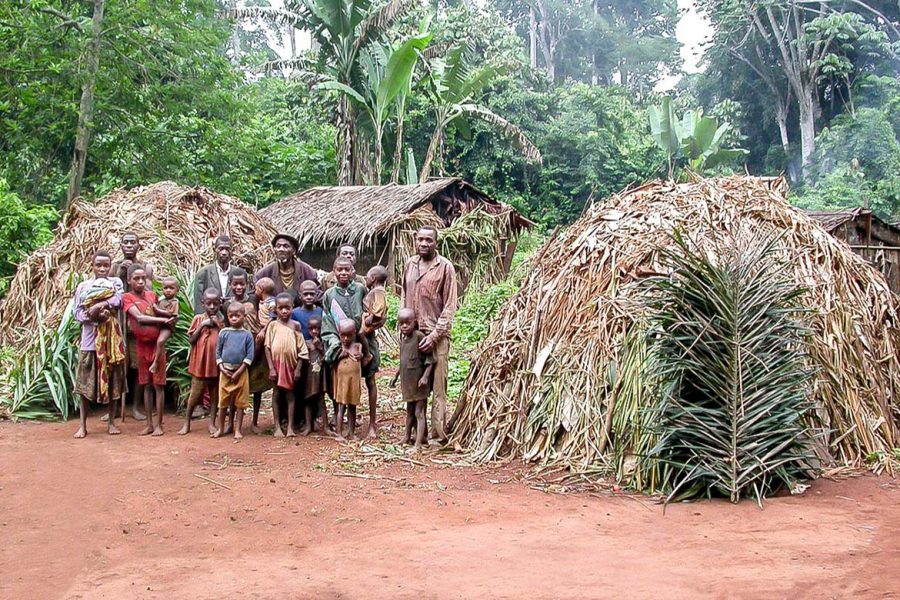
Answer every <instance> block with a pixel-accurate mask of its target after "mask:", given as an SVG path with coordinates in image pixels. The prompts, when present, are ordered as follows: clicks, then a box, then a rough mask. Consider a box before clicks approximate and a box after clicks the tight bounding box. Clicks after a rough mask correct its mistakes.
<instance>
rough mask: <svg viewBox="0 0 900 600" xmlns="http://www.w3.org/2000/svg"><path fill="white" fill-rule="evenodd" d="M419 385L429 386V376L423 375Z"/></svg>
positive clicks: (422, 386) (421, 386)
mask: <svg viewBox="0 0 900 600" xmlns="http://www.w3.org/2000/svg"><path fill="white" fill-rule="evenodd" d="M419 387H420V388H424V387H428V376H427V375H423V376H422V378H421V379H419Z"/></svg>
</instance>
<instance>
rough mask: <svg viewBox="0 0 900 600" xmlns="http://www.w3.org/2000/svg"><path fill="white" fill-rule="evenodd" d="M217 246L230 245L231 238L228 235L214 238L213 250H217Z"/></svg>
mask: <svg viewBox="0 0 900 600" xmlns="http://www.w3.org/2000/svg"><path fill="white" fill-rule="evenodd" d="M219 244H228V245H229V246H230V245H231V236H228V235H220V236H219V237H217V238H216V241H215V242H213V248H218V247H219Z"/></svg>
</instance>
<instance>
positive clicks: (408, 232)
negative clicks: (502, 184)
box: [260, 178, 534, 284]
mask: <svg viewBox="0 0 900 600" xmlns="http://www.w3.org/2000/svg"><path fill="white" fill-rule="evenodd" d="M260 212H261V213H262V215H263V216H264V217H265V218H266V219H268V220H269V222H271V223H272V224H273V225H274V226H275V227H276V228H277V229H278V230H279V231H280V232H282V233H288V234H290V235H293V236H294V237H296V238H297V239H298V240H299V242H300V253H299V254H300V257H301V258H302V259H303V260H305V261H306V262H308V263H310V264H312V265H314V266H317V267H320V268H326V269H327V268H328V267H330V265H331V262H332V261H333V260H334V256H335V250H336V249H337V247H338V246H340V245H341V244H353V245H354V246H356V249H357V259H358V262H357V271H359V272H365V271H366V270H367V269H368V268H369V267H371V266H373V265H375V264H383V265H390V266H392V267H393V275H394V276H395V277H396V276H397V275H399V273H400V270H401V268H402V265H403V264H404V261H405V260H406V258H408V257H409V256H411V255H412V254H413V253H414V251H415V248H414V247H413V233H414V232H415V230H416V229H418V228H419V227H421V226H423V225H430V226H433V227H435V228H437V229H439V230H442V233H441V237H442V238H443V239H442V242H441V243H442V247H441V252H442V254H445V255H447V256H448V258H450V259H451V260H453V262H454V264H455V265H456V266H457V268H458V270H459V271H460V281H461V283H462V284H465V282H466V281H467V280H472V279H475V278H479V277H483V278H484V279H485V280H487V281H493V280H496V279H498V278H501V277H502V276H503V275H505V274H506V273H507V272H508V271H509V266H510V261H511V260H512V256H513V253H514V252H515V248H516V240H517V238H518V235H519V233H520V232H521V231H522V230H523V229H527V228H529V227H531V226H533V225H534V224H533V223H532V222H531V221H529V220H528V219H526V218H525V217H524V216H522V215H521V214H519V213H518V212H517V211H516V210H515V209H513V208H512V207H510V206H508V205H506V204H503V203H502V202H498V201H496V200H494V199H493V198H490V197H489V196H488V195H487V194H485V193H483V192H482V191H480V190H479V189H478V188H476V187H475V186H473V185H472V184H470V183H467V182H466V181H463V180H462V179H459V178H442V179H433V180H431V181H428V182H426V183H421V184H415V185H395V184H391V185H381V186H345V187H316V188H311V189H308V190H306V191H303V192H300V193H298V194H294V195H292V196H288V197H287V198H283V199H282V200H279V201H277V202H275V203H274V204H271V205H269V206H267V207H265V208H263V209H262V210H261V211H260Z"/></svg>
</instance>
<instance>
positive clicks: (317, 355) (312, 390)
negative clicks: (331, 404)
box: [303, 340, 325, 400]
mask: <svg viewBox="0 0 900 600" xmlns="http://www.w3.org/2000/svg"><path fill="white" fill-rule="evenodd" d="M306 350H307V352H308V353H309V359H308V362H307V367H306V377H305V379H304V380H303V399H304V400H308V399H310V398H315V397H316V396H321V395H322V394H324V393H325V354H324V352H319V350H318V348H316V346H315V344H314V343H313V342H312V340H307V341H306Z"/></svg>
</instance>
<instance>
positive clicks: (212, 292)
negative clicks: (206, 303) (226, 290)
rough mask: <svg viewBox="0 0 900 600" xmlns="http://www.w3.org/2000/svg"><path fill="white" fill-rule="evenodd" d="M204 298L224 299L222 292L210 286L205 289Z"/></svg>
mask: <svg viewBox="0 0 900 600" xmlns="http://www.w3.org/2000/svg"><path fill="white" fill-rule="evenodd" d="M203 298H204V299H206V298H217V299H219V300H221V299H222V293H221V292H220V291H219V290H217V289H216V288H214V287H208V288H206V289H205V290H203Z"/></svg>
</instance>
